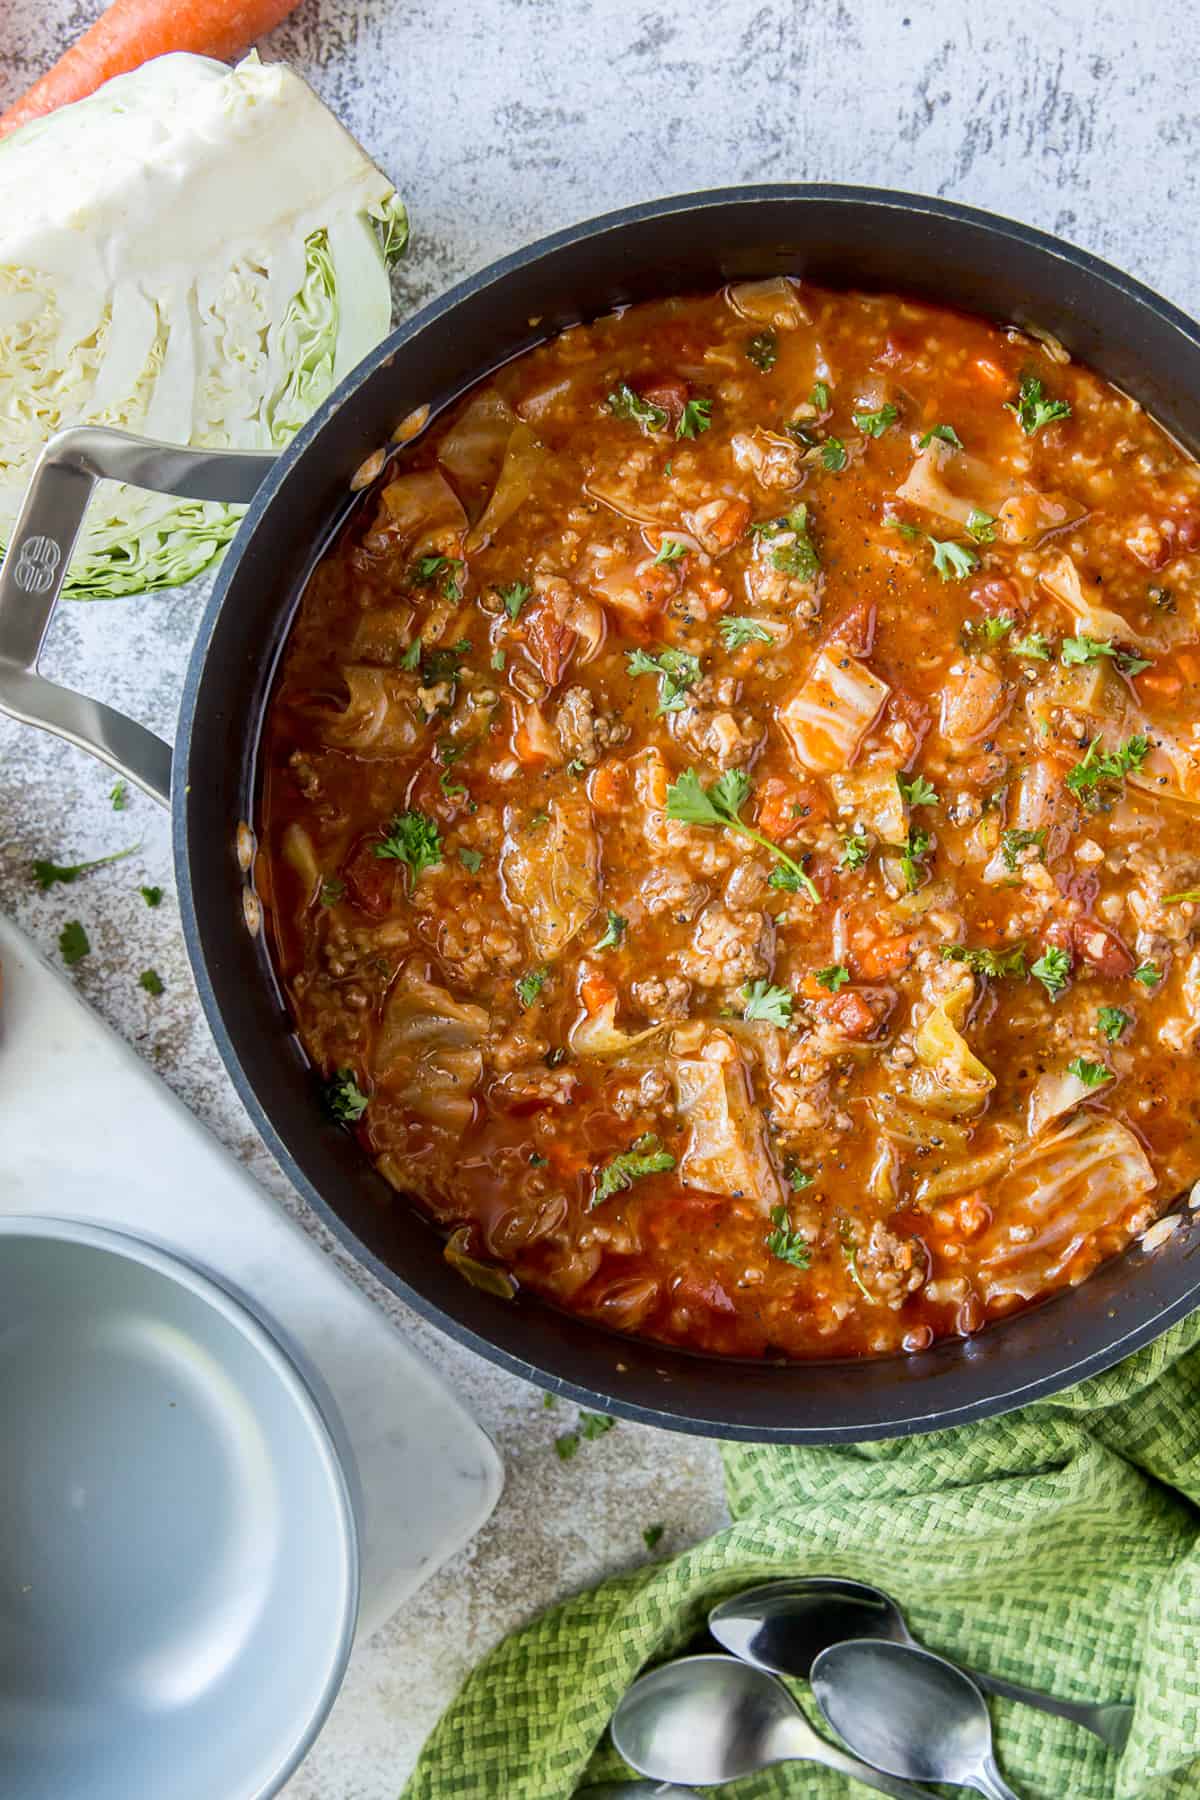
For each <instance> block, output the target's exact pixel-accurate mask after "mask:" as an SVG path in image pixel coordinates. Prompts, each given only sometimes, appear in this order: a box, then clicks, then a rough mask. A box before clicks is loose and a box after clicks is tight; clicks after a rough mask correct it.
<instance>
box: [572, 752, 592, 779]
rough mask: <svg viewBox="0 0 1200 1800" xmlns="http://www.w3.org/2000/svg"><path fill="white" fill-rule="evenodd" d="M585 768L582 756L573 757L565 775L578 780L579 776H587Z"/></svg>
mask: <svg viewBox="0 0 1200 1800" xmlns="http://www.w3.org/2000/svg"><path fill="white" fill-rule="evenodd" d="M587 767H588V766H587V764H586V763H585V762H584V760H583V758H582V756H573V757H572V758H571V760H570V762H569V763H568V764H567V774H568V775H574V776H575V778H576V780H578V779H579V777H580V776H581V775H586V774H587Z"/></svg>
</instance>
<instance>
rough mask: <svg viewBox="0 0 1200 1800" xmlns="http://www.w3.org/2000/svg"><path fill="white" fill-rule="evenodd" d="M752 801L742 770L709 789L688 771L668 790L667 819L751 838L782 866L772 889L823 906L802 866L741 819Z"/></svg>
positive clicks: (730, 771) (774, 876) (721, 778)
mask: <svg viewBox="0 0 1200 1800" xmlns="http://www.w3.org/2000/svg"><path fill="white" fill-rule="evenodd" d="M749 797H750V777H749V776H748V775H746V774H744V773H743V771H742V770H741V769H727V770H726V772H725V773H724V775H721V776H719V777H718V778H717V780H716V781H714V782H713V784H712V786H711V787H708V788H706V787H703V786H702V785H701V782H700V777H699V776H698V775H697V773H696V771H695V769H688V770H686V771H685V772H684V773H683V774H682V775H681V776H680V777H679V780H678V781H673V782H672V783H671V785H670V787H669V788H668V789H667V817H668V819H675V820H678V822H679V823H680V824H681V825H713V826H724V827H725V829H726V830H728V831H736V832H738V833H739V834H740V835H741V836H742V837H747V838H751V839H752V840H753V841H754V842H755V843H756V844H761V845H762V847H763V849H764V850H767V851H769V852H770V854H771V855H772V856H773V857H774V858H775V859H776V862H777V863H778V865H779V866H778V867H777V868H776V869H775V871H774V873H773V874H772V875H771V877H770V885H771V886H772V887H781V888H784V889H786V890H787V891H788V892H789V893H805V894H807V895H808V897H809V899H810V900H814V901H818V902H819V901H820V898H821V896H820V893H819V892H818V890H817V886H816V883H815V882H814V881H813V879H812V877H811V876H810V875H806V874H805V873H804V870H803V869H802V868H801V866H800V864H799V863H798V862H796V861H795V860H794V859H793V858H792V857H790V856H789V855H788V854H787V851H786V850H782V849H781V848H780V847H779V845H778V844H775V843H772V841H771V839H770V838H768V837H764V836H763V834H762V832H761V831H756V830H755V829H754V827H753V826H752V825H747V824H746V822H745V820H744V819H742V818H741V817H739V815H740V813H741V810H742V807H743V806H744V805H745V803H746V801H747V800H748V799H749Z"/></svg>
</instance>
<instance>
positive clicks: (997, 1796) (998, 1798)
mask: <svg viewBox="0 0 1200 1800" xmlns="http://www.w3.org/2000/svg"><path fill="white" fill-rule="evenodd" d="M971 1786H972V1787H973V1788H974V1789H975V1790H976V1792H977V1793H980V1794H986V1795H987V1797H988V1800H1021V1796H1020V1794H1014V1793H1013V1791H1012V1789H1011V1788H1010V1787H1009V1785H1008V1783H1007V1781H1005V1779H1004V1777H1003V1775H1001V1773H1000V1771H999V1769H998V1768H997V1767H996V1759H995V1757H994V1756H990V1755H989V1756H988V1757H986V1758H985V1760H984V1761H983V1762H981V1763H980V1765H979V1767H978V1769H977V1770H976V1771H975V1777H974V1780H973V1781H972V1782H971Z"/></svg>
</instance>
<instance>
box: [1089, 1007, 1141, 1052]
mask: <svg viewBox="0 0 1200 1800" xmlns="http://www.w3.org/2000/svg"><path fill="white" fill-rule="evenodd" d="M1132 1024H1133V1014H1132V1013H1127V1012H1126V1011H1125V1009H1124V1007H1122V1006H1102V1007H1101V1008H1100V1010H1099V1012H1098V1013H1097V1014H1096V1029H1097V1031H1098V1032H1099V1033H1100V1035H1101V1037H1105V1038H1107V1039H1108V1041H1109V1043H1110V1044H1115V1043H1116V1041H1117V1039H1118V1038H1119V1037H1120V1036H1121V1034H1122V1032H1124V1031H1125V1030H1126V1029H1127V1028H1128V1027H1129V1026H1130V1025H1132Z"/></svg>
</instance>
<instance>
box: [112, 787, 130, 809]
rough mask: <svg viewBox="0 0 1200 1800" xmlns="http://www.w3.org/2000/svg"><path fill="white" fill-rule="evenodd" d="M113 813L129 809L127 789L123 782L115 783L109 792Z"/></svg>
mask: <svg viewBox="0 0 1200 1800" xmlns="http://www.w3.org/2000/svg"><path fill="white" fill-rule="evenodd" d="M108 797H109V799H110V800H111V801H112V809H113V811H114V812H125V811H127V810H128V807H129V788H128V787H127V785H126V784H125V782H123V781H118V782H115V783H114V785H113V787H112V789H111V790H110V792H109V796H108Z"/></svg>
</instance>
